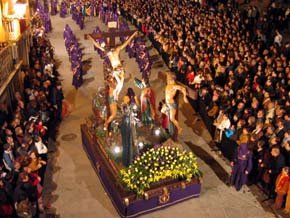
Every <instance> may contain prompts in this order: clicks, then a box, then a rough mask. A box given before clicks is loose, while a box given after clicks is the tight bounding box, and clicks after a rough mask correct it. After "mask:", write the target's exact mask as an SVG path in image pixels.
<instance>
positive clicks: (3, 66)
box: [0, 45, 15, 87]
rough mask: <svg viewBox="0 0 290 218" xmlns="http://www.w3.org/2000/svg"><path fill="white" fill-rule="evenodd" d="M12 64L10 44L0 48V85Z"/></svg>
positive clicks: (6, 76)
mask: <svg viewBox="0 0 290 218" xmlns="http://www.w3.org/2000/svg"><path fill="white" fill-rule="evenodd" d="M14 64H15V61H14V60H13V51H12V46H11V45H8V46H6V47H5V48H2V49H1V50H0V87H1V86H2V85H3V83H4V82H5V81H6V80H7V78H8V77H9V75H10V73H11V72H12V71H13V70H14V68H15V66H14Z"/></svg>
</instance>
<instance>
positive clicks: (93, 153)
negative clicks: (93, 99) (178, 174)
mask: <svg viewBox="0 0 290 218" xmlns="http://www.w3.org/2000/svg"><path fill="white" fill-rule="evenodd" d="M81 134H82V143H83V148H84V150H85V151H86V153H87V156H88V158H89V159H90V161H91V164H92V166H93V168H94V170H95V172H96V173H97V175H98V176H99V178H100V181H101V183H102V184H103V186H104V188H105V190H106V192H107V193H108V196H109V198H110V199H111V201H112V203H113V205H114V207H115V208H116V210H117V211H118V213H119V214H120V216H121V217H136V216H138V215H140V214H143V213H148V212H151V211H153V210H157V209H161V208H164V207H168V206H171V205H174V204H176V203H179V202H181V201H184V200H187V199H190V198H193V197H198V196H199V195H200V192H201V183H200V181H199V179H193V180H191V181H190V182H185V181H176V180H174V181H172V180H169V181H164V182H162V183H160V184H157V185H155V186H154V187H153V188H151V189H150V190H148V191H146V193H145V194H144V196H142V197H137V196H136V195H135V194H134V193H133V192H128V191H126V190H124V188H123V187H122V185H121V184H120V183H119V181H118V177H117V175H118V172H117V171H118V169H117V168H116V167H115V166H114V164H113V162H112V160H110V159H109V157H108V156H107V154H106V153H105V150H104V147H103V145H101V144H100V143H99V141H98V140H97V138H96V137H95V136H93V135H92V134H91V133H90V132H89V130H88V127H87V126H86V125H81Z"/></svg>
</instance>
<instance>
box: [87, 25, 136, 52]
mask: <svg viewBox="0 0 290 218" xmlns="http://www.w3.org/2000/svg"><path fill="white" fill-rule="evenodd" d="M134 32H136V30H126V31H122V32H121V31H117V30H116V29H115V28H110V29H109V31H108V32H102V33H92V34H85V35H84V37H85V39H88V35H90V36H91V37H92V38H93V39H94V40H97V39H106V42H107V43H108V41H109V43H108V44H107V43H106V46H108V47H109V49H110V48H115V47H116V39H115V38H116V37H121V36H130V35H132V34H133V33H134Z"/></svg>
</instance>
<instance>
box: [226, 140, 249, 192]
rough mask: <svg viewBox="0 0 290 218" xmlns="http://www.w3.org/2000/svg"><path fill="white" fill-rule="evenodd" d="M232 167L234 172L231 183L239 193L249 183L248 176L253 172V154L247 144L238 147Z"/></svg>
mask: <svg viewBox="0 0 290 218" xmlns="http://www.w3.org/2000/svg"><path fill="white" fill-rule="evenodd" d="M231 165H232V166H233V172H232V175H231V179H230V183H231V185H234V186H235V188H236V190H237V191H239V190H240V189H241V188H242V186H243V185H245V184H246V183H247V179H248V175H249V173H250V172H251V170H252V152H251V151H250V150H249V149H248V145H247V144H246V143H241V144H240V145H239V146H238V148H237V150H236V153H235V156H234V159H233V162H231Z"/></svg>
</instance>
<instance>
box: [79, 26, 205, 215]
mask: <svg viewBox="0 0 290 218" xmlns="http://www.w3.org/2000/svg"><path fill="white" fill-rule="evenodd" d="M125 29H126V28H125ZM99 31H100V30H96V31H95V33H93V34H87V35H85V38H86V39H90V40H91V41H92V42H93V44H94V46H95V48H96V49H97V51H98V53H99V54H100V56H101V57H104V65H103V67H104V69H103V71H104V78H105V81H106V88H99V90H98V91H97V93H96V95H95V97H94V98H93V101H92V109H93V115H92V116H91V117H89V118H88V119H87V121H86V124H83V125H81V135H82V143H83V148H84V150H85V151H86V153H87V156H88V158H89V159H90V161H91V164H92V166H93V168H94V169H95V172H96V173H97V175H98V176H99V178H100V181H101V182H102V184H103V186H104V188H105V190H106V192H107V194H108V196H109V198H110V199H111V201H112V203H113V205H114V207H115V208H116V210H117V211H118V213H119V214H120V216H121V217H136V216H138V215H140V214H143V213H148V212H151V211H153V210H157V209H160V208H164V207H167V206H170V205H174V204H176V203H178V202H181V201H184V200H187V199H189V198H193V197H198V196H199V195H200V192H201V175H202V174H201V172H200V170H199V169H198V166H197V162H196V157H195V155H194V154H193V153H191V152H188V151H186V150H185V149H184V147H183V146H182V145H181V144H180V143H178V142H177V141H176V140H172V139H176V137H177V135H178V133H180V132H181V130H182V128H181V127H180V126H179V124H178V121H177V119H176V117H177V109H178V103H177V102H176V101H175V96H176V94H177V91H179V92H180V93H182V94H183V97H184V102H185V103H187V102H188V101H187V98H186V96H187V91H186V89H185V88H184V87H182V86H181V85H179V84H177V83H176V82H175V80H174V78H173V77H172V74H170V73H168V74H167V85H166V87H165V100H164V104H163V107H162V110H161V111H163V112H162V113H163V114H164V117H167V122H166V123H167V125H166V127H164V125H163V122H162V124H161V123H159V122H158V121H157V120H158V119H156V118H157V113H156V103H155V100H156V99H155V93H154V91H153V88H152V87H150V84H149V78H148V75H150V74H147V73H146V71H144V72H142V80H138V79H137V78H135V80H134V83H135V85H136V86H137V87H138V88H140V89H142V91H141V97H140V102H139V100H138V98H137V97H136V96H135V93H134V91H133V89H132V88H128V90H127V94H126V96H124V98H123V102H122V104H120V103H119V102H120V96H119V94H120V90H121V89H122V88H123V84H124V69H123V66H122V62H121V60H120V57H119V54H120V50H122V49H125V48H126V46H127V48H129V49H130V47H132V48H135V49H136V50H138V51H139V52H140V51H141V52H142V51H144V50H143V49H146V48H145V46H144V44H143V42H142V40H140V39H135V41H133V40H134V38H136V37H138V33H137V32H136V31H123V32H122V33H120V32H119V33H118V32H116V31H115V32H110V33H104V32H103V33H100V32H99ZM124 34H125V35H124ZM115 36H120V37H125V36H129V37H127V38H123V40H122V39H121V40H120V41H121V44H120V45H118V46H116V45H115V40H112V39H114V37H115ZM106 42H109V43H106ZM131 42H132V43H133V44H132V43H131ZM132 53H134V52H132ZM129 54H130V52H129ZM135 54H136V52H135ZM142 54H143V57H144V56H146V55H145V54H146V52H142ZM137 56H138V55H137ZM147 62H148V60H147V59H146V61H145V65H144V66H146V63H147ZM142 66H143V65H142V64H141V68H142V69H143V67H142ZM149 67H150V66H149ZM174 127H175V128H174ZM174 129H175V130H174Z"/></svg>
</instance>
